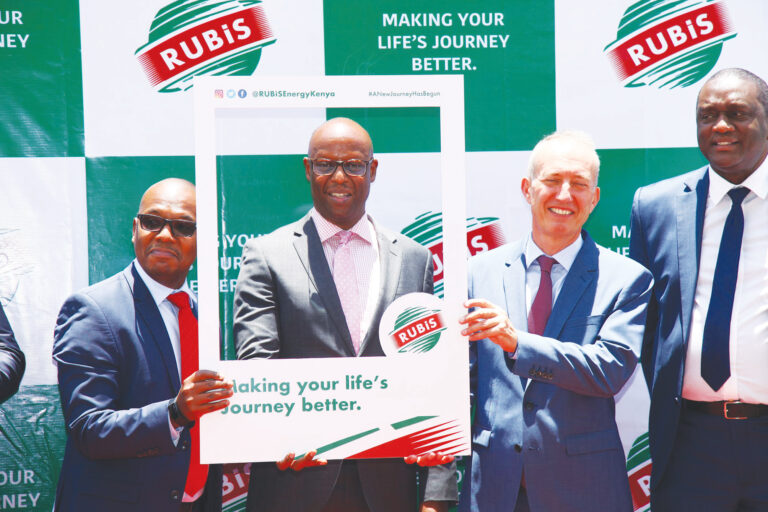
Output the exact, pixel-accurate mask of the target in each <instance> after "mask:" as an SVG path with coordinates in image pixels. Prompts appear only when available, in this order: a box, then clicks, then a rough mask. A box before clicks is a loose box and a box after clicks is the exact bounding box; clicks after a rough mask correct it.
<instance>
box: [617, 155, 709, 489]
mask: <svg viewBox="0 0 768 512" xmlns="http://www.w3.org/2000/svg"><path fill="white" fill-rule="evenodd" d="M708 192H709V177H708V175H707V167H704V168H702V169H698V170H696V171H693V172H689V173H687V174H683V175H682V176H677V177H675V178H671V179H668V180H664V181H661V182H659V183H654V184H653V185H649V186H647V187H642V188H639V189H638V190H637V192H636V193H635V200H634V203H633V204H632V226H631V228H632V235H631V239H630V245H629V255H630V256H631V257H632V258H633V259H635V260H637V261H638V262H640V263H641V264H642V265H643V266H645V267H646V268H648V269H649V270H650V271H651V273H652V274H653V277H654V279H655V285H654V288H653V296H652V298H651V302H650V304H649V306H648V319H647V327H646V331H645V338H644V340H643V355H642V364H643V371H644V372H645V378H646V382H647V383H648V386H649V388H650V390H651V414H650V422H649V428H648V433H649V437H650V445H651V458H652V459H653V469H652V471H651V490H653V489H655V488H656V486H657V485H658V483H659V481H660V480H661V478H662V476H663V474H664V470H665V468H666V466H667V463H668V462H669V457H670V454H671V453H672V444H673V443H674V440H675V435H676V433H677V424H678V421H679V419H680V406H681V397H682V388H683V370H684V365H685V353H686V350H687V345H688V333H689V331H690V326H691V314H692V313H693V299H694V296H695V294H696V280H697V278H698V273H699V257H700V255H701V236H702V229H703V226H704V210H705V208H706V206H707V194H708Z"/></svg>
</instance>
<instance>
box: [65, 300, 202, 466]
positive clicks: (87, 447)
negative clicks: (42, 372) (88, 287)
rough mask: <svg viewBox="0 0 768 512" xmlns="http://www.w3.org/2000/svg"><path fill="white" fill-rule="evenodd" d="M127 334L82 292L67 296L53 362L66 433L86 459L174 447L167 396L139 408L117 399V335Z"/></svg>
mask: <svg viewBox="0 0 768 512" xmlns="http://www.w3.org/2000/svg"><path fill="white" fill-rule="evenodd" d="M123 331H124V329H123ZM126 335H128V333H127V332H118V330H116V328H115V327H114V326H113V325H111V323H110V320H109V318H107V316H106V315H105V314H104V312H103V310H102V309H101V307H100V306H99V305H98V304H97V303H96V301H94V300H93V298H91V297H90V296H88V295H86V294H76V295H74V296H72V297H70V298H69V299H67V301H66V302H65V303H64V305H63V306H62V309H61V311H60V312H59V317H58V319H57V322H56V329H55V331H54V342H53V360H54V363H55V364H56V366H57V369H58V380H59V393H60V395H61V405H62V410H63V412H64V420H65V423H66V427H67V433H68V435H69V436H70V439H71V441H72V442H73V443H74V445H75V446H76V447H77V448H78V449H79V450H80V452H81V453H82V454H83V455H84V456H86V457H88V458H90V459H120V458H133V457H146V456H155V455H168V454H172V453H176V451H177V448H176V446H175V445H174V444H173V441H172V440H171V433H170V424H169V420H168V409H167V408H168V403H169V402H170V400H162V401H159V402H155V403H151V404H148V405H145V406H143V407H138V408H125V407H124V406H123V405H122V403H121V402H122V399H121V392H120V386H121V382H120V379H121V373H120V367H121V358H122V354H121V349H120V336H126ZM185 434H186V433H185ZM186 435H188V434H186ZM180 444H181V443H180Z"/></svg>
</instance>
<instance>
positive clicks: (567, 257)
mask: <svg viewBox="0 0 768 512" xmlns="http://www.w3.org/2000/svg"><path fill="white" fill-rule="evenodd" d="M582 245H584V240H583V239H582V237H581V236H579V237H578V238H576V240H574V241H573V243H571V245H569V246H568V247H566V248H565V249H563V250H561V251H560V252H558V253H556V254H553V255H552V256H551V257H552V258H554V259H556V260H557V262H558V263H559V264H560V265H562V266H563V267H564V268H565V271H566V272H568V271H569V270H570V269H571V265H573V262H574V260H575V259H576V255H577V254H579V251H580V250H581V246H582ZM542 254H545V253H544V251H542V250H541V249H540V248H539V246H538V245H536V242H534V241H533V235H532V234H531V233H530V232H529V233H528V237H527V238H526V240H525V263H526V265H525V266H526V269H527V268H530V266H531V264H533V262H534V261H536V258H538V257H539V256H541V255H542Z"/></svg>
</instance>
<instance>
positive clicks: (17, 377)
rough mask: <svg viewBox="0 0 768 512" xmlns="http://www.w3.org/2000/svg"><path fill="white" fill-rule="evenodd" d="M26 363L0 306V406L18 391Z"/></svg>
mask: <svg viewBox="0 0 768 512" xmlns="http://www.w3.org/2000/svg"><path fill="white" fill-rule="evenodd" d="M25 365H26V361H25V360H24V353H23V352H22V351H21V349H20V348H19V345H18V344H17V343H16V338H15V337H14V336H13V330H12V329H11V324H10V323H9V322H8V318H7V317H6V316H5V312H4V311H3V307H2V306H0V404H1V403H3V402H5V401H6V400H8V399H9V398H11V397H12V396H13V395H14V393H16V391H18V390H19V384H20V383H21V377H22V376H23V375H24V368H25Z"/></svg>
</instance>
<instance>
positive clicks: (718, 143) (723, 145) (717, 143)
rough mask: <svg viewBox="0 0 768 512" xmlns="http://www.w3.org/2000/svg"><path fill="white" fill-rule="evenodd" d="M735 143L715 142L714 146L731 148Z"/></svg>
mask: <svg viewBox="0 0 768 512" xmlns="http://www.w3.org/2000/svg"><path fill="white" fill-rule="evenodd" d="M736 143H737V142H736V141H731V142H727V141H720V142H715V146H717V147H726V146H733V145H734V144H736Z"/></svg>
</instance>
